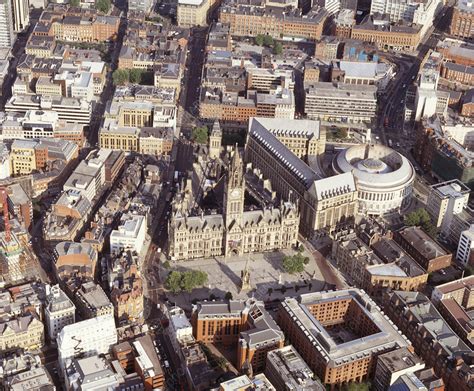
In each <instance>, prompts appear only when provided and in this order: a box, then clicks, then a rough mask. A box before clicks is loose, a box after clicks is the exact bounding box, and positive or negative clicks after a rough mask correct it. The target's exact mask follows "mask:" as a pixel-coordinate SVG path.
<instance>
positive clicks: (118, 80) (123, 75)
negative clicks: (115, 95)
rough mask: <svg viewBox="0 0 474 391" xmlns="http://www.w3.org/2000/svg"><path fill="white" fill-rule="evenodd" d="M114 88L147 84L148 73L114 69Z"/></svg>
mask: <svg viewBox="0 0 474 391" xmlns="http://www.w3.org/2000/svg"><path fill="white" fill-rule="evenodd" d="M112 80H113V82H114V84H115V85H116V86H123V85H125V84H128V83H132V84H149V75H148V72H147V71H146V70H144V69H116V70H115V71H114V73H113V74H112Z"/></svg>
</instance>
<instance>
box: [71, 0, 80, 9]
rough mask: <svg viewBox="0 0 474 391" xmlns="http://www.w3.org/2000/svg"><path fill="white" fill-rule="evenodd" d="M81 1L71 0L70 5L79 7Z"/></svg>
mask: <svg viewBox="0 0 474 391" xmlns="http://www.w3.org/2000/svg"><path fill="white" fill-rule="evenodd" d="M80 3H81V0H69V5H70V6H71V7H79V4H80Z"/></svg>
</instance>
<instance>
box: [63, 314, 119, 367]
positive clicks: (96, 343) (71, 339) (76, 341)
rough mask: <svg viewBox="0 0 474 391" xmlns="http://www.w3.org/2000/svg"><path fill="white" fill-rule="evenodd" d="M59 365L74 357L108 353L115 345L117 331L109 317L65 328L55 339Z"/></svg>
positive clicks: (113, 321) (97, 318)
mask: <svg viewBox="0 0 474 391" xmlns="http://www.w3.org/2000/svg"><path fill="white" fill-rule="evenodd" d="M57 343H58V352H59V357H58V361H59V365H60V366H61V368H62V369H64V368H66V367H67V366H68V363H67V361H68V360H69V359H72V358H74V357H76V356H79V355H83V356H86V357H87V356H93V355H96V354H105V353H108V351H109V349H110V347H111V346H113V345H115V344H116V343H117V329H116V328H115V320H114V317H113V316H111V315H105V316H98V317H96V318H91V319H86V320H83V321H81V322H77V323H74V324H70V325H67V326H65V327H64V328H63V329H62V330H61V332H60V333H59V334H58V337H57Z"/></svg>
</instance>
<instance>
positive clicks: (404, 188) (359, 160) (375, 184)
mask: <svg viewBox="0 0 474 391" xmlns="http://www.w3.org/2000/svg"><path fill="white" fill-rule="evenodd" d="M332 167H333V170H334V172H336V173H338V174H342V173H344V172H352V173H353V175H354V178H355V180H356V183H357V190H358V198H359V213H363V214H368V215H383V214H386V213H390V212H395V211H399V210H401V209H403V208H404V207H406V206H407V205H408V202H409V201H410V197H411V194H412V191H413V181H414V180H415V170H414V169H413V166H412V164H411V163H410V161H409V160H408V159H407V158H406V157H405V156H402V155H401V154H399V153H398V152H396V151H394V150H393V149H391V148H389V147H386V146H384V145H368V144H363V145H356V146H353V147H350V148H347V149H345V150H343V151H341V152H339V153H338V154H337V155H336V156H335V158H334V160H333V162H332Z"/></svg>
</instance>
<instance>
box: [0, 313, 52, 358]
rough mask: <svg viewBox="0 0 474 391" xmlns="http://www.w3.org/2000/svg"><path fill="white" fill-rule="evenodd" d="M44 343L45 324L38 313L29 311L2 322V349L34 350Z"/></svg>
mask: <svg viewBox="0 0 474 391" xmlns="http://www.w3.org/2000/svg"><path fill="white" fill-rule="evenodd" d="M43 345H44V325H43V323H42V322H41V320H40V319H39V318H38V316H37V315H36V314H32V313H28V314H25V315H20V316H18V317H16V318H14V319H11V320H7V321H2V322H1V323H0V350H1V351H2V352H7V351H16V350H17V349H25V350H34V349H40V348H42V347H43Z"/></svg>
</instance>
